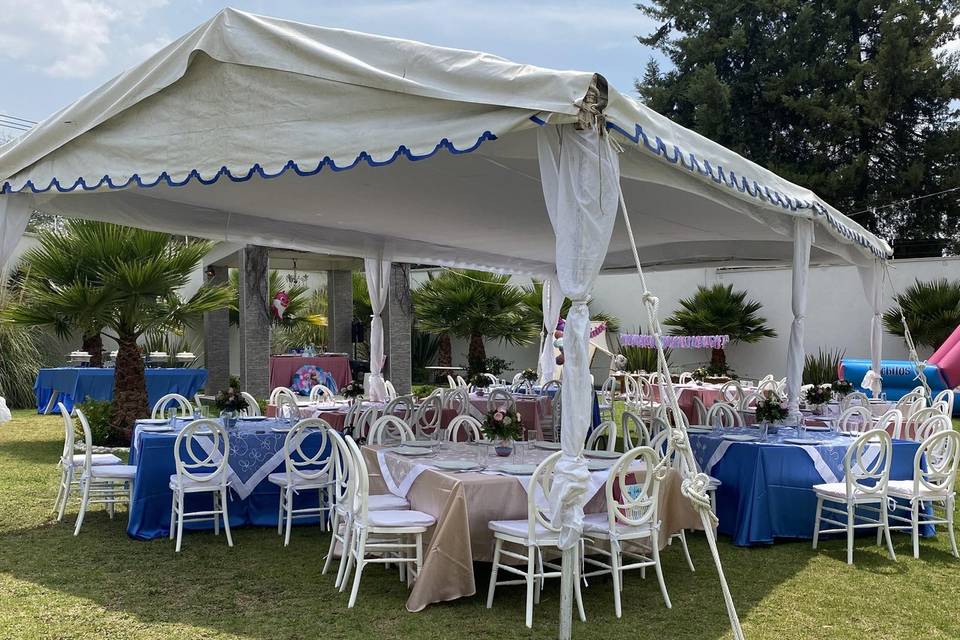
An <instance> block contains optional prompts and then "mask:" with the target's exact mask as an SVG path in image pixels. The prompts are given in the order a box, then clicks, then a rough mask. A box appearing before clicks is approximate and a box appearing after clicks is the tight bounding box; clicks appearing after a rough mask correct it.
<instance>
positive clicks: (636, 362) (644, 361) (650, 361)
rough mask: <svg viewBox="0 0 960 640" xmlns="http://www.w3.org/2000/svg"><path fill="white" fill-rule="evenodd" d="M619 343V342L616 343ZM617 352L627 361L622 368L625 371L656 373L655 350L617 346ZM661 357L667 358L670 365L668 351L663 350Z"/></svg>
mask: <svg viewBox="0 0 960 640" xmlns="http://www.w3.org/2000/svg"><path fill="white" fill-rule="evenodd" d="M637 333H640V329H639V328H638V329H637ZM618 342H619V341H618ZM618 346H619V351H620V353H621V354H622V355H623V357H624V358H626V359H627V364H626V366H625V367H624V370H625V371H633V372H637V371H648V372H649V371H657V370H658V363H657V350H656V349H644V348H643V347H624V346H623V345H618ZM663 355H664V356H665V357H666V358H667V364H670V349H664V350H663Z"/></svg>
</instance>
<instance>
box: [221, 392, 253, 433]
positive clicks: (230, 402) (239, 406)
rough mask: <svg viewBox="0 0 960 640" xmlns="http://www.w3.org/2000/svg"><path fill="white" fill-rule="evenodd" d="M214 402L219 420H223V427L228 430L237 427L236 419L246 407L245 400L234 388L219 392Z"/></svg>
mask: <svg viewBox="0 0 960 640" xmlns="http://www.w3.org/2000/svg"><path fill="white" fill-rule="evenodd" d="M214 402H215V403H216V405H217V409H220V419H221V420H223V426H225V427H226V428H228V429H232V428H233V427H235V426H237V418H238V417H239V416H240V412H241V411H243V410H244V409H246V408H247V406H248V405H247V399H246V398H244V397H243V394H241V393H240V392H239V391H237V390H236V389H235V388H234V387H229V388H228V389H224V390H223V391H220V392H219V393H218V394H217V397H216V400H215V401H214Z"/></svg>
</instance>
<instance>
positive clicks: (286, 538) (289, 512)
mask: <svg viewBox="0 0 960 640" xmlns="http://www.w3.org/2000/svg"><path fill="white" fill-rule="evenodd" d="M286 508H287V524H286V527H287V532H286V534H285V535H284V537H283V546H285V547H287V546H290V529H292V528H293V487H289V488H288V489H287V507H286Z"/></svg>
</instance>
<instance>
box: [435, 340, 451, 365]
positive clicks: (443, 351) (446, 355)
mask: <svg viewBox="0 0 960 640" xmlns="http://www.w3.org/2000/svg"><path fill="white" fill-rule="evenodd" d="M437 362H438V363H439V365H440V366H441V367H449V366H452V365H453V346H451V344H450V334H449V333H441V334H440V347H439V351H438V352H437ZM447 373H449V371H448V372H447Z"/></svg>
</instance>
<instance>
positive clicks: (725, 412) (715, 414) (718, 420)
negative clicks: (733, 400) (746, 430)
mask: <svg viewBox="0 0 960 640" xmlns="http://www.w3.org/2000/svg"><path fill="white" fill-rule="evenodd" d="M706 424H707V425H708V426H711V427H720V428H722V429H730V428H732V427H742V426H743V420H741V418H740V414H739V413H737V411H736V409H734V408H733V406H731V405H729V404H727V403H726V402H715V403H713V406H711V407H710V410H709V411H707V422H706Z"/></svg>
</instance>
